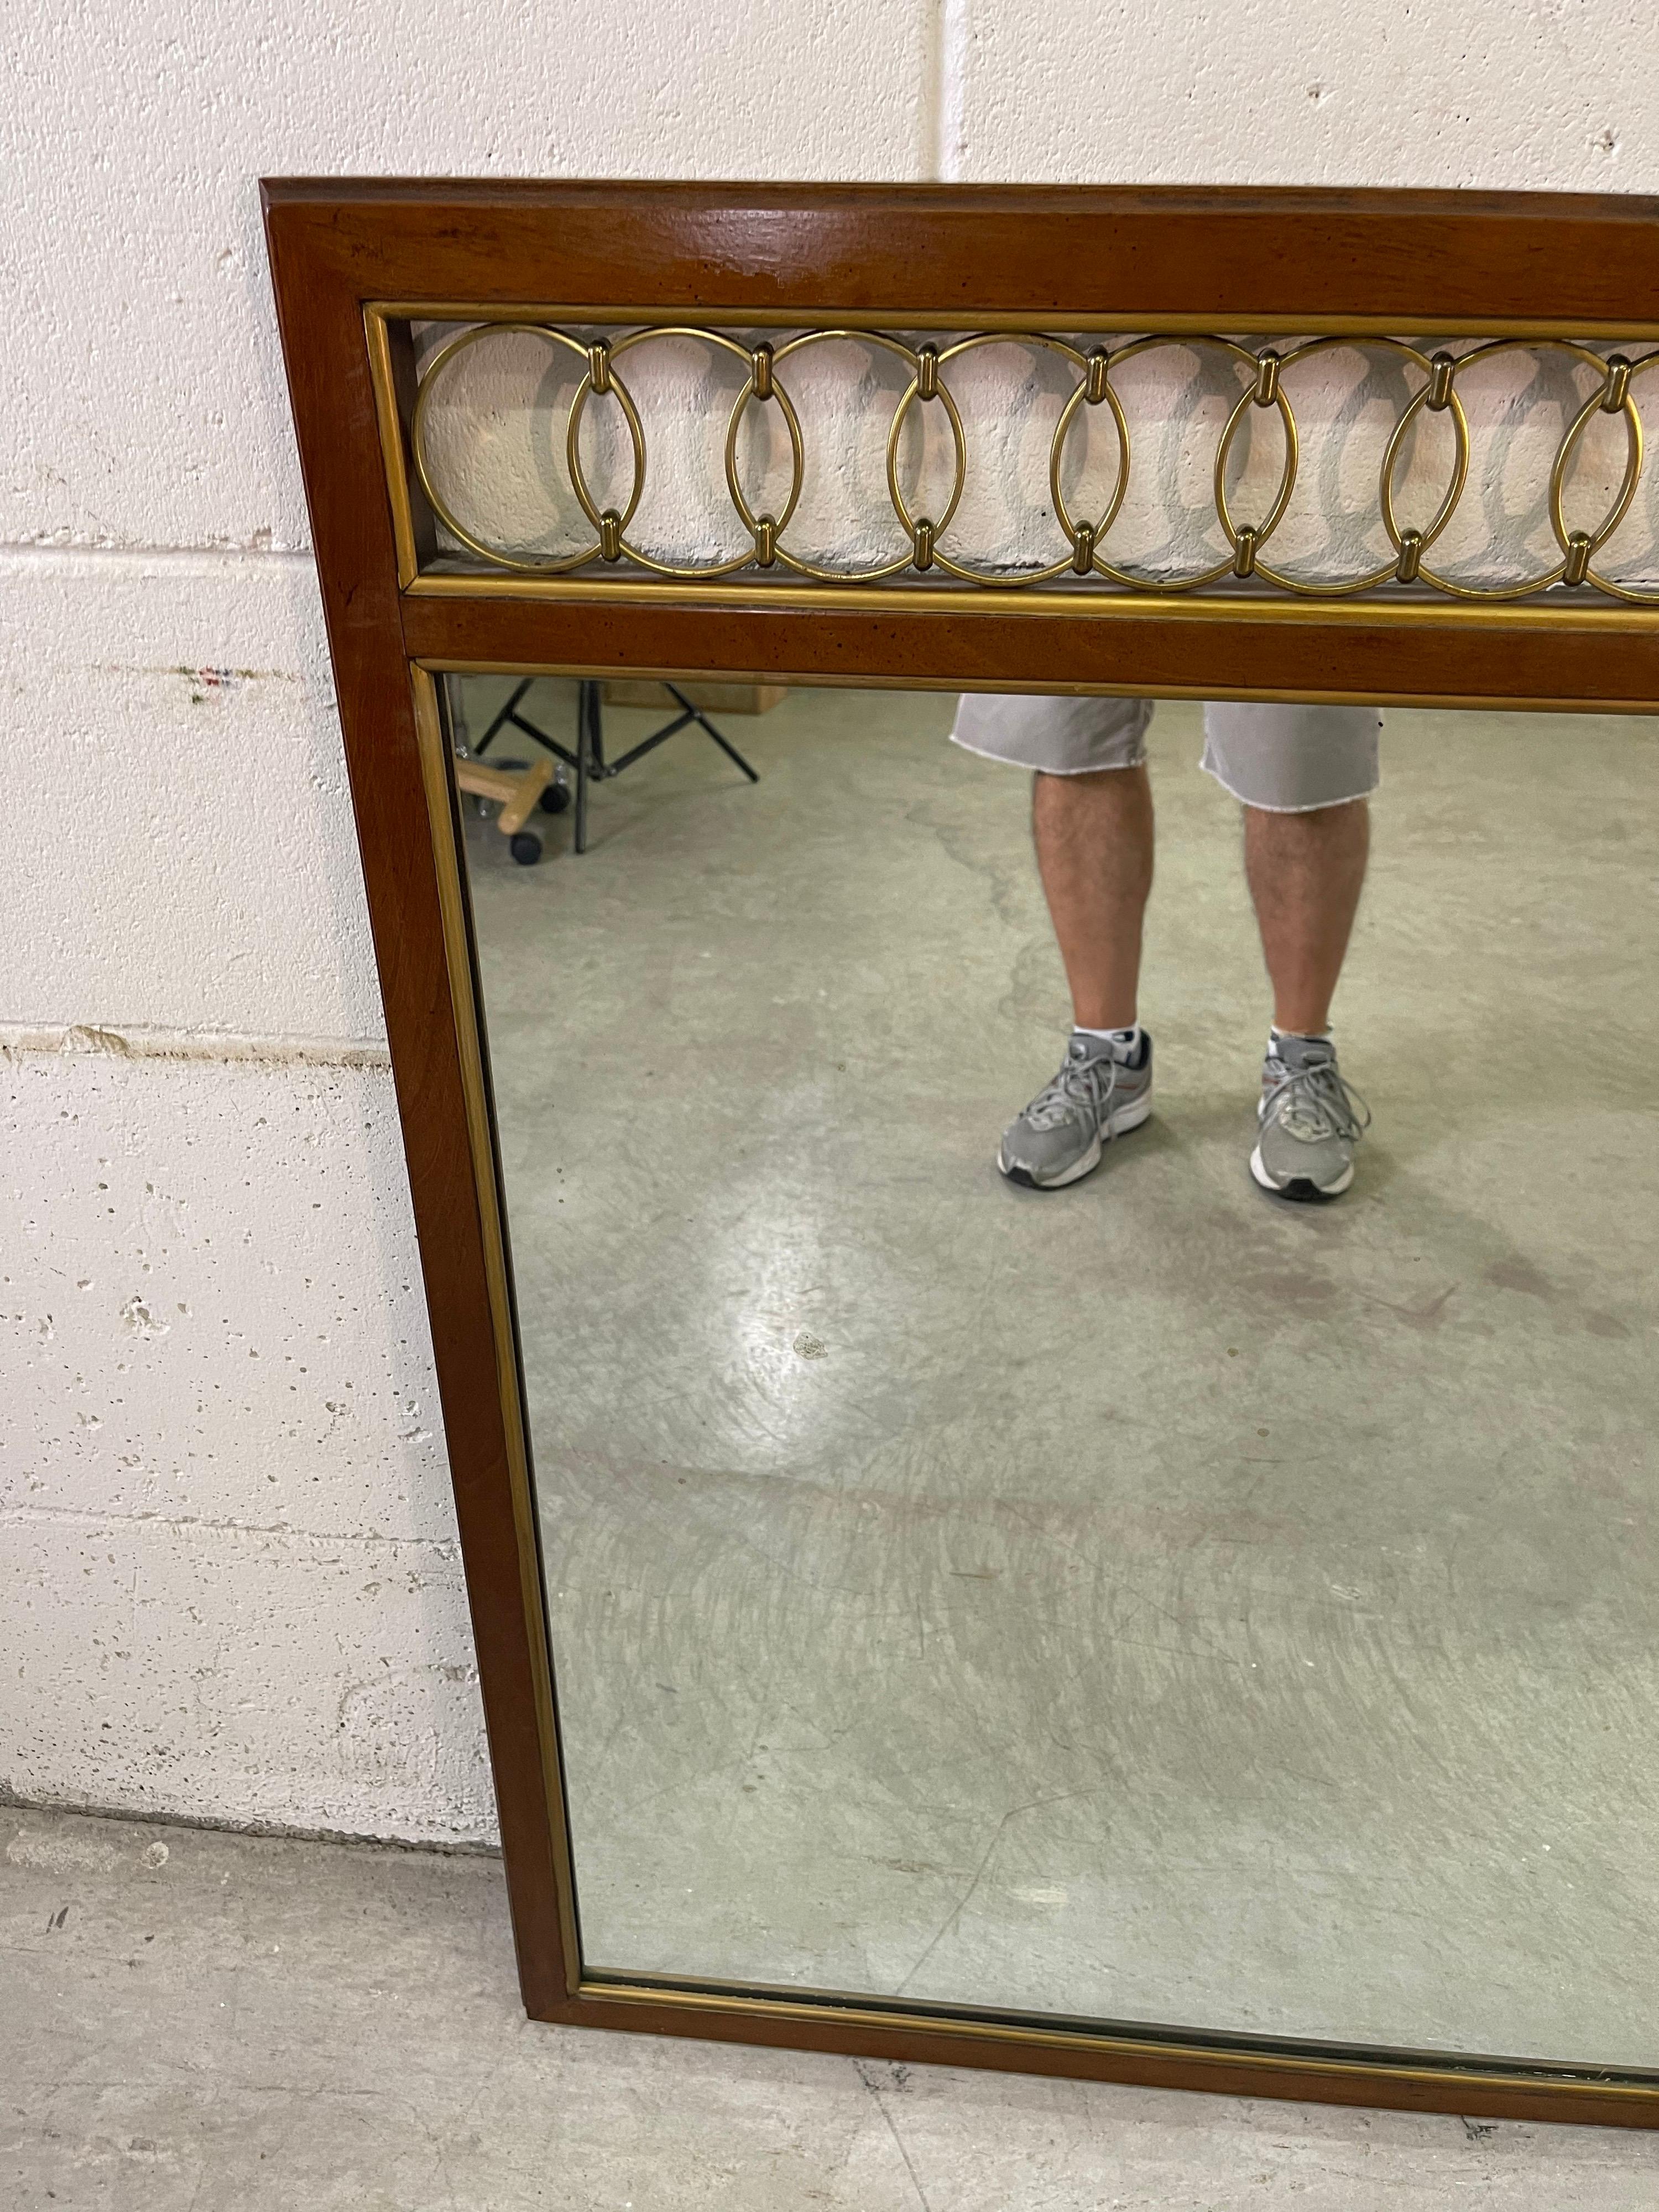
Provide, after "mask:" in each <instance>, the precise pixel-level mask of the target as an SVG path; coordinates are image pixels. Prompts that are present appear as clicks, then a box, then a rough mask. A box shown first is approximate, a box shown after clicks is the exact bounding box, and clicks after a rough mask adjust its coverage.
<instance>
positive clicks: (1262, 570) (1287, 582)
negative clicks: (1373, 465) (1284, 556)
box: [1255, 337, 1469, 599]
mask: <svg viewBox="0 0 1659 2212" xmlns="http://www.w3.org/2000/svg"><path fill="white" fill-rule="evenodd" d="M1344 347H1351V348H1352V349H1353V351H1355V352H1356V353H1364V351H1365V350H1366V349H1368V348H1378V349H1386V350H1387V351H1389V352H1392V353H1397V354H1403V355H1404V356H1405V357H1406V359H1407V361H1410V362H1414V363H1415V364H1416V366H1417V367H1418V368H1420V369H1421V370H1422V372H1423V375H1424V385H1423V389H1422V390H1421V391H1420V392H1416V393H1414V394H1413V397H1412V398H1411V399H1410V400H1409V401H1408V402H1407V407H1406V411H1405V413H1404V414H1403V415H1402V416H1401V418H1400V420H1399V421H1398V422H1396V423H1395V426H1394V428H1393V430H1392V432H1391V433H1390V434H1389V442H1388V445H1387V447H1385V448H1384V451H1383V466H1382V471H1381V476H1380V482H1379V486H1378V494H1379V500H1378V503H1379V505H1380V507H1381V509H1382V514H1383V528H1384V529H1385V530H1386V531H1387V532H1388V533H1389V543H1390V544H1392V545H1393V547H1394V550H1395V558H1394V560H1392V561H1384V562H1383V563H1382V565H1381V567H1379V568H1371V569H1368V570H1367V571H1366V573H1365V574H1364V575H1361V576H1351V577H1348V578H1346V579H1344V580H1342V581H1341V582H1340V583H1331V584H1326V583H1316V582H1310V581H1309V580H1307V579H1306V578H1304V577H1301V576H1297V575H1294V574H1292V573H1291V571H1290V570H1289V569H1288V568H1270V567H1269V566H1268V564H1267V562H1265V561H1258V562H1256V563H1255V573H1256V574H1257V575H1259V576H1263V577H1265V578H1266V579H1267V581H1268V582H1269V583H1270V584H1276V585H1277V586H1279V589H1280V590H1281V591H1286V592H1294V593H1295V594H1296V595H1297V597H1298V598H1299V599H1346V598H1347V597H1348V596H1349V595H1350V594H1351V593H1352V592H1369V591H1374V590H1375V589H1376V586H1377V585H1379V584H1383V583H1386V582H1387V581H1388V580H1389V577H1390V576H1392V575H1394V574H1395V573H1396V570H1397V568H1398V562H1399V554H1400V532H1399V531H1398V529H1397V528H1396V527H1395V520H1394V489H1393V488H1394V471H1395V465H1396V464H1397V462H1398V459H1399V456H1400V448H1401V443H1402V441H1404V438H1405V435H1406V431H1407V428H1408V427H1409V425H1410V424H1411V423H1412V422H1413V421H1415V419H1416V416H1417V413H1418V410H1419V409H1420V408H1421V407H1422V406H1423V404H1425V401H1426V400H1427V398H1428V396H1429V392H1430V389H1431V382H1430V380H1431V379H1432V377H1433V374H1434V368H1433V364H1432V362H1431V361H1430V359H1429V356H1427V354H1425V353H1423V352H1421V351H1420V350H1419V348H1417V347H1416V346H1414V345H1407V343H1406V341H1405V340H1404V339H1403V338H1388V337H1337V338H1310V340H1309V341H1308V343H1306V344H1305V345H1299V346H1293V347H1292V348H1291V351H1290V352H1289V353H1287V354H1286V355H1285V357H1284V359H1283V360H1282V361H1281V362H1280V363H1279V389H1280V391H1283V389H1284V385H1285V375H1286V374H1287V373H1288V371H1289V370H1291V368H1295V367H1296V365H1297V363H1298V362H1304V361H1310V360H1311V359H1312V357H1313V356H1314V355H1315V354H1317V353H1328V352H1334V351H1336V350H1338V349H1341V348H1344ZM1449 405H1450V410H1451V415H1452V427H1453V435H1454V437H1455V441H1456V459H1455V464H1454V466H1453V470H1452V482H1451V486H1450V489H1449V490H1448V492H1447V494H1446V495H1445V497H1444V499H1443V500H1442V501H1441V502H1440V506H1439V507H1438V509H1437V513H1436V514H1435V518H1434V520H1433V521H1432V522H1431V524H1430V525H1429V526H1428V528H1427V529H1426V530H1425V532H1423V533H1422V541H1421V544H1422V549H1423V550H1427V548H1428V547H1429V546H1431V545H1432V544H1433V543H1434V541H1435V539H1436V538H1438V536H1439V535H1440V533H1441V532H1442V531H1443V529H1444V528H1445V526H1446V525H1447V523H1448V522H1449V521H1450V520H1451V516H1452V510H1453V509H1454V508H1455V506H1456V505H1457V502H1458V500H1459V499H1460V498H1461V497H1462V491H1463V483H1464V479H1465V477H1467V475H1468V458H1469V457H1468V426H1467V425H1466V424H1465V422H1464V421H1463V410H1462V404H1461V402H1460V401H1459V400H1458V399H1457V398H1456V396H1455V394H1454V395H1453V396H1452V398H1451V400H1450V402H1449Z"/></svg>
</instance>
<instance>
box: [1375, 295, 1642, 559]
mask: <svg viewBox="0 0 1659 2212" xmlns="http://www.w3.org/2000/svg"><path fill="white" fill-rule="evenodd" d="M1549 351H1556V352H1560V353H1567V354H1571V356H1572V357H1573V358H1574V360H1575V361H1581V362H1587V363H1588V364H1589V367H1590V368H1594V369H1595V371H1596V372H1597V373H1598V374H1600V375H1601V377H1602V379H1603V380H1604V382H1605V379H1606V376H1607V363H1606V362H1604V361H1603V360H1602V358H1601V355H1600V354H1599V353H1592V352H1591V350H1590V349H1589V347H1588V346H1583V345H1575V344H1574V343H1573V342H1572V340H1571V338H1494V339H1493V340H1492V342H1491V343H1490V344H1487V345H1481V346H1474V347H1472V348H1471V349H1470V350H1469V351H1468V353H1464V354H1459V355H1458V356H1457V358H1456V359H1455V362H1453V363H1452V369H1451V376H1450V380H1449V402H1450V404H1451V405H1452V406H1453V407H1454V408H1455V409H1456V410H1457V414H1458V418H1459V420H1460V422H1462V430H1463V435H1464V439H1465V441H1466V444H1467V440H1468V421H1467V418H1465V417H1463V416H1462V406H1461V403H1460V402H1459V401H1458V398H1457V380H1458V378H1459V377H1460V376H1461V375H1462V374H1463V372H1464V371H1465V370H1466V369H1468V368H1473V367H1474V364H1475V362H1481V361H1493V360H1495V359H1496V358H1497V357H1498V355H1499V354H1504V353H1543V352H1549ZM1422 398H1423V394H1422V393H1420V392H1419V394H1418V395H1417V398H1416V399H1415V400H1413V404H1412V406H1411V407H1410V408H1408V409H1407V418H1409V417H1410V416H1411V415H1412V413H1413V411H1414V410H1415V408H1416V407H1417V406H1418V405H1419V404H1421V401H1422ZM1600 401H1601V393H1600V392H1597V393H1595V394H1594V395H1592V400H1591V404H1592V406H1595V405H1599V404H1600ZM1624 411H1625V413H1626V420H1627V422H1630V423H1632V424H1633V425H1634V428H1635V436H1634V438H1633V440H1632V463H1631V465H1626V472H1625V483H1624V487H1623V489H1622V490H1621V492H1620V496H1619V499H1618V501H1616V502H1615V507H1614V512H1613V517H1612V520H1610V521H1609V522H1608V523H1607V526H1606V527H1605V528H1604V529H1603V530H1602V531H1601V532H1599V533H1595V534H1593V535H1592V538H1591V544H1592V548H1594V547H1595V546H1596V545H1599V544H1602V543H1603V542H1604V541H1605V539H1607V538H1610V537H1611V536H1612V534H1613V532H1614V531H1615V530H1616V529H1617V528H1618V526H1619V525H1620V522H1621V521H1622V520H1623V519H1624V517H1625V515H1626V513H1627V512H1628V510H1629V507H1630V503H1631V501H1632V499H1633V498H1634V497H1635V496H1636V481H1637V477H1638V475H1639V474H1640V472H1641V465H1642V425H1641V421H1640V418H1639V417H1638V416H1637V413H1636V403H1635V402H1634V400H1632V399H1631V398H1629V397H1628V395H1627V396H1626V400H1625V409H1624ZM1582 427H1583V413H1582V412H1581V414H1580V416H1578V417H1577V420H1576V421H1575V422H1574V424H1573V427H1572V429H1571V430H1570V431H1569V432H1568V433H1567V435H1566V437H1565V438H1564V439H1563V440H1562V441H1561V444H1560V445H1559V447H1558V448H1557V450H1556V455H1555V459H1554V462H1553V465H1552V466H1551V469H1550V519H1551V522H1552V524H1553V526H1554V529H1555V535H1556V538H1557V539H1558V541H1559V544H1560V546H1561V549H1562V555H1561V558H1560V560H1559V561H1558V562H1556V563H1555V565H1554V567H1553V568H1547V569H1546V570H1545V571H1544V572H1543V574H1541V575H1537V576H1528V577H1524V578H1523V579H1522V581H1521V582H1520V583H1518V584H1492V585H1487V584H1460V583H1459V582H1457V581H1456V580H1455V578H1453V577H1450V576H1448V575H1446V574H1443V573H1441V572H1439V571H1437V570H1435V569H1433V568H1426V567H1424V566H1422V565H1420V564H1419V568H1418V574H1419V576H1420V577H1421V579H1422V580H1423V581H1424V583H1425V584H1429V585H1431V586H1433V587H1434V589H1435V590H1436V591H1437V592H1446V593H1447V594H1448V595H1449V597H1450V598H1452V599H1487V600H1498V599H1526V598H1528V596H1529V595H1530V594H1531V593H1532V592H1541V591H1544V590H1547V588H1548V586H1550V585H1551V584H1559V582H1560V580H1561V579H1562V576H1563V575H1564V574H1565V571H1566V565H1567V550H1568V549H1567V540H1566V533H1565V530H1564V529H1563V527H1562V526H1561V524H1560V522H1559V519H1558V518H1559V511H1560V504H1561V482H1562V477H1563V475H1564V473H1565V468H1566V464H1567V460H1568V458H1569V455H1570V453H1571V448H1572V447H1573V446H1574V445H1575V444H1576V443H1577V435H1581V434H1582ZM1403 428H1404V422H1402V423H1401V429H1403ZM1395 435H1396V437H1397V436H1398V435H1400V433H1399V432H1396V433H1395ZM1459 489H1460V490H1461V489H1462V484H1461V483H1460V485H1459ZM1455 503H1456V502H1455V501H1454V502H1453V504H1454V505H1455ZM1447 519H1448V520H1449V516H1448V518H1447ZM1394 542H1395V544H1396V545H1398V544H1399V543H1400V540H1399V538H1398V537H1397V536H1396V537H1395V541H1394Z"/></svg>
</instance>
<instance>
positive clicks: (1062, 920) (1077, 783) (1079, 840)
mask: <svg viewBox="0 0 1659 2212" xmlns="http://www.w3.org/2000/svg"><path fill="white" fill-rule="evenodd" d="M1031 830H1032V836H1033V837H1034V839H1035V841H1036V855H1037V866H1038V868H1039V869H1040V871H1041V872H1042V890H1043V895H1044V896H1045V897H1046V898H1047V900H1048V913H1049V916H1050V918H1051V919H1052V921H1053V922H1054V936H1055V938H1056V939H1057V940H1058V942H1059V945H1060V958H1061V959H1062V960H1063V961H1064V962H1065V963H1066V981H1067V982H1068V983H1069V984H1070V986H1071V991H1072V1009H1073V1018H1074V1020H1075V1021H1076V1023H1077V1024H1078V1026H1079V1028H1080V1029H1091V1030H1115V1029H1128V1028H1130V1027H1132V1026H1133V1023H1134V1020H1135V1018H1136V1017H1135V1004H1136V992H1137V989H1138V987H1139V979H1140V943H1141V927H1142V922H1143V920H1144V917H1145V915H1146V900H1147V896H1148V894H1149V893H1150V892H1151V890H1152V838H1153V829H1152V784H1151V781H1150V780H1149V779H1148V776H1147V774H1146V769H1145V767H1144V766H1137V767H1133V768H1109V769H1096V770H1094V771H1093V772H1091V773H1090V774H1088V775H1045V774H1043V773H1042V771H1039V772H1038V773H1037V775H1036V776H1035V777H1034V778H1033V779H1032V791H1031Z"/></svg>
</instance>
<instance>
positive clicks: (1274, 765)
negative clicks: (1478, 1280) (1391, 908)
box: [1204, 705, 1381, 1200]
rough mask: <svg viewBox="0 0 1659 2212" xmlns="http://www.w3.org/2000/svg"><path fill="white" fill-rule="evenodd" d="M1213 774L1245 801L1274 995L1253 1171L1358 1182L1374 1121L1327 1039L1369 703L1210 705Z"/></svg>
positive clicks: (1313, 1186) (1356, 842)
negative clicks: (1358, 1164) (1363, 1142)
mask: <svg viewBox="0 0 1659 2212" xmlns="http://www.w3.org/2000/svg"><path fill="white" fill-rule="evenodd" d="M1205 719H1206V746H1205V755H1204V765H1205V767H1206V769H1208V770H1209V772H1210V773H1211V774H1212V775H1214V776H1215V777H1216V779H1217V781H1219V782H1220V783H1221V784H1222V785H1223V787H1225V789H1227V790H1228V791H1230V792H1231V793H1232V794H1233V796H1234V797H1235V798H1237V799H1241V800H1242V801H1243V805H1244V867H1245V873H1246V876H1247V877H1248V878H1249V887H1250V896H1251V899H1252V901H1253V902H1254V904H1255V914H1256V924H1257V927H1258V928H1259V929H1260V931H1261V950H1262V956H1263V957H1264V959H1265V961H1266V963H1267V975H1268V978H1269V981H1270V982H1271V984H1272V986H1273V1030H1272V1033H1271V1035H1270V1036H1269V1038H1268V1041H1267V1053H1266V1054H1265V1056H1264V1060H1263V1065H1262V1073H1261V1102H1260V1106H1259V1109H1258V1116H1257V1118H1258V1121H1259V1123H1260V1130H1259V1134H1258V1137H1257V1140H1256V1143H1255V1148H1254V1150H1253V1151H1252V1152H1251V1155H1250V1172H1251V1174H1252V1175H1253V1176H1255V1180H1256V1182H1258V1183H1260V1184H1261V1187H1262V1188H1264V1189H1265V1190H1268V1191H1271V1192H1273V1193H1274V1194H1276V1195H1278V1196H1280V1197H1285V1198H1295V1199H1311V1200H1320V1199H1328V1198H1335V1197H1338V1196H1340V1194H1341V1193H1342V1192H1343V1191H1345V1190H1346V1189H1347V1188H1348V1187H1349V1186H1350V1184H1352V1182H1353V1176H1354V1148H1355V1146H1357V1145H1358V1142H1359V1139H1360V1137H1361V1135H1362V1134H1363V1133H1364V1127H1365V1125H1366V1122H1367V1120H1368V1119H1369V1116H1368V1114H1367V1111H1366V1109H1365V1107H1364V1101H1363V1100H1361V1099H1360V1098H1359V1097H1358V1094H1357V1093H1356V1092H1354V1091H1352V1089H1351V1088H1350V1086H1349V1085H1347V1084H1346V1082H1345V1081H1344V1080H1343V1078H1342V1076H1341V1074H1340V1072H1339V1070H1338V1067H1337V1059H1336V1048H1335V1046H1334V1043H1333V1042H1331V1039H1330V1036H1329V1035H1328V1026H1329V1022H1330V1012H1331V1000H1332V998H1333V996H1334V994H1335V990H1336V986H1337V981H1338V979H1339V977H1340V975H1341V973H1342V963H1343V960H1344V958H1345V957H1346V952H1347V949H1348V939H1349V937H1350V935H1351V933H1352V928H1353V921H1354V915H1355V914H1356V913H1357V911H1358V905H1359V895H1360V891H1361V890H1362V889H1363V887H1364V881H1365V866H1366V860H1367V858H1368V856H1369V853H1370V806H1369V804H1368V795H1369V793H1370V792H1371V791H1372V790H1373V789H1374V788H1375V787H1376V758H1377V732H1378V730H1379V727H1380V726H1381V717H1380V716H1379V715H1378V714H1376V710H1375V708H1351V707H1350V708H1340V707H1339V708H1332V707H1293V706H1261V707H1255V706H1251V707H1244V706H1237V705H1231V706H1229V705H1215V706H1212V707H1210V708H1208V709H1207V710H1206V718H1205Z"/></svg>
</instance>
